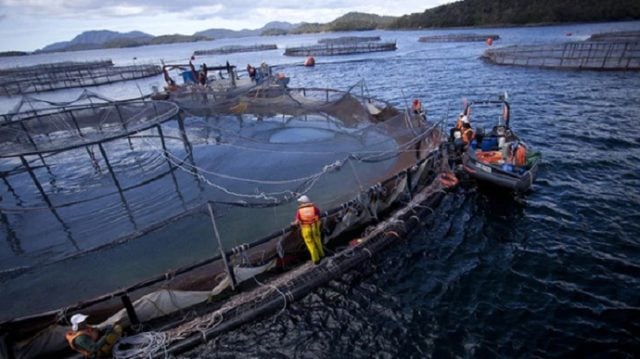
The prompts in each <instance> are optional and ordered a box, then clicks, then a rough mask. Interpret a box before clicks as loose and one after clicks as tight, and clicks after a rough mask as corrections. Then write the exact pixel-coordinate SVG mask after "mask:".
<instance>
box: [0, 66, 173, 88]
mask: <svg viewBox="0 0 640 359" xmlns="http://www.w3.org/2000/svg"><path fill="white" fill-rule="evenodd" d="M161 73H162V68H161V66H159V65H155V64H134V65H127V66H114V64H113V62H112V61H111V60H102V61H92V62H86V63H84V62H62V63H53V64H43V65H33V66H27V67H15V68H8V69H0V95H9V96H10V95H21V94H30V93H38V92H44V91H53V90H60V89H69V88H76V87H88V86H99V85H105V84H110V83H115V82H119V81H128V80H135V79H141V78H145V77H150V76H156V75H159V74H161Z"/></svg>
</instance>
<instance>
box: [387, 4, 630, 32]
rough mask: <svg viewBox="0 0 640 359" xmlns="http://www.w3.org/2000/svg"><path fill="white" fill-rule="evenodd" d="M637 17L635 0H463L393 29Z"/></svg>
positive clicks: (412, 16)
mask: <svg viewBox="0 0 640 359" xmlns="http://www.w3.org/2000/svg"><path fill="white" fill-rule="evenodd" d="M635 19H640V2H639V1H638V0H617V1H602V0H581V1H576V0H538V1H523V0H464V1H457V2H453V3H451V4H446V5H441V6H438V7H435V8H432V9H427V10H425V11H424V12H421V13H414V14H410V15H404V16H402V17H400V18H399V19H398V20H397V21H395V22H394V23H392V24H391V25H390V28H393V29H407V28H412V29H415V28H430V27H455V26H503V25H525V24H542V23H564V22H594V21H615V20H635Z"/></svg>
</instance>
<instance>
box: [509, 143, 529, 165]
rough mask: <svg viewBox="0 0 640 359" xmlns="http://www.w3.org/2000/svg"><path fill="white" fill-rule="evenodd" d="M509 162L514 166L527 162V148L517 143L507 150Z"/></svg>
mask: <svg viewBox="0 0 640 359" xmlns="http://www.w3.org/2000/svg"><path fill="white" fill-rule="evenodd" d="M509 162H511V163H512V164H513V165H515V166H524V165H525V164H526V163H527V149H526V148H525V147H524V145H522V144H517V145H516V146H514V148H512V149H511V151H509Z"/></svg>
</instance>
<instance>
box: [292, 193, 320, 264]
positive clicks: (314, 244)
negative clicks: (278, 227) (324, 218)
mask: <svg viewBox="0 0 640 359" xmlns="http://www.w3.org/2000/svg"><path fill="white" fill-rule="evenodd" d="M293 223H294V224H297V225H299V226H300V233H301V234H302V238H303V239H304V243H305V244H306V245H307V249H308V250H309V254H310V255H311V261H313V263H314V264H318V263H320V259H321V258H322V257H324V249H323V248H322V238H321V236H320V210H319V209H318V207H316V206H315V205H314V204H313V203H312V202H311V200H310V199H309V197H307V196H306V195H302V196H300V198H298V211H296V218H295V221H294V222H293Z"/></svg>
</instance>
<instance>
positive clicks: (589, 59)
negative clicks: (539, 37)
mask: <svg viewBox="0 0 640 359" xmlns="http://www.w3.org/2000/svg"><path fill="white" fill-rule="evenodd" d="M481 57H482V58H484V59H486V60H487V61H489V62H492V63H494V64H498V65H515V66H530V67H548V68H558V69H577V70H602V71H638V70H640V41H638V40H635V41H587V42H569V43H562V44H547V45H524V46H520V45H515V46H508V47H503V48H497V49H489V50H487V51H485V52H484V54H483V55H482V56H481Z"/></svg>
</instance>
